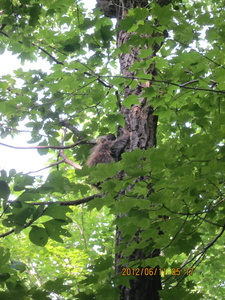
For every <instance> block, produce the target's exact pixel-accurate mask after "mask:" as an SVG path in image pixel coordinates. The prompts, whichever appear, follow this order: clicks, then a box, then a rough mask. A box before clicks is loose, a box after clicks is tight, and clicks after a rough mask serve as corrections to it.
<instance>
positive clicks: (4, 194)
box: [0, 180, 10, 200]
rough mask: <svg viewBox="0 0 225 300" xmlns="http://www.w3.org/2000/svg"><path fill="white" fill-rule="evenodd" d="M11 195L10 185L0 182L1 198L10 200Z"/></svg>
mask: <svg viewBox="0 0 225 300" xmlns="http://www.w3.org/2000/svg"><path fill="white" fill-rule="evenodd" d="M9 195H10V188H9V186H8V183H7V182H5V181H3V180H0V198H2V199H4V200H8V198H9Z"/></svg>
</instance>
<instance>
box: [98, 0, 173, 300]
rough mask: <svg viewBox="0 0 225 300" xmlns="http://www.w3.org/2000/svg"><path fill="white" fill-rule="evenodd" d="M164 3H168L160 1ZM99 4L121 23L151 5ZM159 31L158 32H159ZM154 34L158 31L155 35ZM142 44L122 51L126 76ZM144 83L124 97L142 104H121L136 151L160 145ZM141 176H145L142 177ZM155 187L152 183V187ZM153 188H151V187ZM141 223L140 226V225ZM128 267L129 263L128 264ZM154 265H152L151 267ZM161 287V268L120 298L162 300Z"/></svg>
mask: <svg viewBox="0 0 225 300" xmlns="http://www.w3.org/2000/svg"><path fill="white" fill-rule="evenodd" d="M159 4H160V5H161V6H163V5H165V4H168V1H167V3H163V1H161V3H159ZM97 6H98V7H100V9H101V10H102V12H103V13H104V14H105V16H107V17H111V18H117V24H118V23H119V21H120V19H124V18H125V16H126V14H127V12H128V10H129V9H133V8H136V7H147V6H148V1H146V0H142V1H135V0H124V1H123V0H121V1H120V0H114V1H113V0H112V1H101V0H98V1H97ZM132 34H133V33H132V32H129V33H128V32H127V31H124V30H121V31H119V32H118V33H117V47H120V46H121V45H122V44H123V43H126V42H127V41H128V40H129V39H130V37H131V36H132ZM156 34H157V33H156ZM153 37H154V35H153ZM146 38H151V36H147V37H146ZM160 47H161V46H159V45H157V44H153V46H152V48H150V49H149V53H150V54H149V58H151V57H153V56H155V55H156V53H157V51H158V50H159V49H160ZM140 49H141V47H131V50H130V53H122V54H120V55H119V62H120V68H121V73H122V75H124V76H125V77H129V78H134V80H136V79H135V75H136V72H135V71H130V67H131V66H132V65H133V64H134V62H135V61H140V58H139V57H138V55H139V54H140ZM145 49H148V46H147V45H146V46H145ZM145 73H146V74H152V75H154V74H156V69H155V65H154V64H152V65H151V64H150V65H149V67H148V69H147V70H145ZM147 84H148V83H146V85H144V84H143V82H142V83H141V82H140V83H138V84H137V86H136V87H135V88H134V89H132V88H131V87H130V86H126V87H125V91H124V97H125V98H126V97H128V96H129V95H137V97H138V99H139V104H138V105H133V106H132V107H131V108H130V109H128V108H127V107H125V106H123V105H122V106H121V113H122V114H123V115H124V118H125V128H126V129H128V130H129V132H131V138H130V148H129V150H130V151H132V150H134V149H136V148H140V149H148V148H150V147H155V146H156V129H157V119H158V118H157V116H156V115H154V114H153V113H154V109H153V107H152V106H151V105H150V104H149V100H150V99H146V98H143V97H142V94H143V88H144V87H146V86H147ZM140 180H141V178H140ZM150 190H151V187H150ZM150 192H151V191H150ZM137 227H138V226H137ZM139 233H140V232H137V233H136V235H135V239H138V236H139ZM121 241H122V233H121V232H120V231H119V229H118V228H117V234H116V246H118V245H120V243H121ZM159 254H160V251H159V250H157V249H156V250H155V251H153V253H150V254H147V255H146V254H144V253H143V251H142V250H139V249H136V250H135V251H134V253H133V254H132V255H131V256H130V257H129V258H128V260H129V261H140V260H144V259H147V258H150V257H154V256H157V255H159ZM121 258H123V254H121V253H117V254H116V258H115V272H116V275H119V274H121V272H122V266H121V262H120V261H121ZM124 267H126V266H124ZM149 268H150V267H149ZM161 288H162V287H161V276H160V274H159V272H157V273H156V275H155V276H146V275H142V276H136V280H130V287H129V288H128V287H126V286H120V290H121V295H120V299H123V300H149V299H151V300H158V299H159V295H158V290H160V289H161Z"/></svg>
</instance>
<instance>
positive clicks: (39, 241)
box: [29, 226, 48, 247]
mask: <svg viewBox="0 0 225 300" xmlns="http://www.w3.org/2000/svg"><path fill="white" fill-rule="evenodd" d="M29 239H30V241H31V242H32V243H34V244H35V245H37V246H41V247H44V246H45V245H46V244H47V242H48V234H47V232H46V230H45V229H44V228H41V227H37V226H32V229H31V231H30V233H29Z"/></svg>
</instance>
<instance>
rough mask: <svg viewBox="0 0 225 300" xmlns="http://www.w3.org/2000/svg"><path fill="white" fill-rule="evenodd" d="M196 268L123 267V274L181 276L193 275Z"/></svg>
mask: <svg viewBox="0 0 225 300" xmlns="http://www.w3.org/2000/svg"><path fill="white" fill-rule="evenodd" d="M193 272H194V268H185V269H183V268H171V269H166V268H164V269H163V268H122V275H123V276H131V275H133V276H143V275H144V276H156V275H159V276H166V275H172V276H180V275H185V276H188V275H193Z"/></svg>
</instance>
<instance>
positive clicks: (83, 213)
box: [0, 0, 225, 300]
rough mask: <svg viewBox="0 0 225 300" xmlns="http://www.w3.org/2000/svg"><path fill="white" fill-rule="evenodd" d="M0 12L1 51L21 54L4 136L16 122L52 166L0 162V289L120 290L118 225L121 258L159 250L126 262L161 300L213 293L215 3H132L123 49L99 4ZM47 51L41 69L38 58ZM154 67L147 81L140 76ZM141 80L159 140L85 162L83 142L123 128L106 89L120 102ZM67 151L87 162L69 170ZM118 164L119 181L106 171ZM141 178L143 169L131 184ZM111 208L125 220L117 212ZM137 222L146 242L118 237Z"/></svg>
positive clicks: (30, 3)
mask: <svg viewBox="0 0 225 300" xmlns="http://www.w3.org/2000/svg"><path fill="white" fill-rule="evenodd" d="M9 3H10V5H9ZM149 3H150V2H149ZM0 11H1V12H0V13H1V14H0V24H2V25H0V52H1V54H3V53H4V51H6V49H7V50H9V51H11V52H12V53H13V54H16V55H18V59H19V60H20V61H21V68H20V69H18V70H16V71H15V73H14V75H13V76H10V75H7V74H6V75H4V76H1V80H0V91H1V99H0V112H1V115H0V126H1V127H0V130H1V138H2V139H1V143H5V142H4V138H6V137H7V136H15V135H19V134H21V135H22V134H23V132H20V129H21V128H22V129H24V127H25V128H26V129H27V130H29V132H30V140H29V144H30V146H33V147H34V149H33V150H29V151H38V153H39V154H40V155H49V165H50V164H51V168H49V176H48V177H47V178H46V179H42V178H41V177H40V176H39V175H38V174H39V173H38V174H37V176H35V174H23V173H16V171H15V170H7V171H5V170H2V171H1V177H0V198H1V226H0V228H1V232H0V236H1V247H0V299H6V300H7V299H15V298H16V297H17V298H18V299H35V300H37V299H41V300H43V299H79V300H82V299H116V298H117V297H118V290H117V288H116V287H117V286H118V285H120V284H123V285H128V284H129V279H130V278H131V276H122V275H121V276H117V277H115V276H114V270H113V260H114V253H115V249H114V239H115V225H119V226H120V228H121V229H122V232H123V237H124V240H123V242H122V243H121V245H120V249H119V250H123V253H124V255H125V256H129V255H130V254H131V253H132V252H133V251H134V250H135V249H142V248H143V249H146V247H148V249H149V251H150V252H152V251H153V250H154V249H161V250H162V253H163V255H161V256H159V257H155V258H151V259H148V260H144V261H142V262H137V264H136V265H134V264H133V265H130V267H131V268H135V267H137V266H140V265H141V266H142V267H146V266H149V265H150V266H156V265H158V266H160V268H161V269H162V281H163V290H162V291H161V292H160V295H161V297H162V298H163V299H172V298H173V297H174V298H175V299H176V298H177V299H178V298H180V297H181V295H182V299H222V298H223V295H224V277H225V269H224V268H223V266H224V261H225V257H224V235H223V234H224V230H225V218H224V216H225V208H224V197H225V195H224V192H225V191H224V182H225V144H224V142H225V103H224V94H225V86H224V75H225V68H224V60H225V54H224V53H225V49H224V48H225V39H224V35H225V27H224V18H225V11H224V4H223V2H221V1H218V0H217V1H213V3H212V1H204V2H202V1H189V0H184V1H182V2H181V3H180V2H179V1H174V2H173V3H172V4H169V5H166V6H164V7H160V6H159V5H158V4H157V3H156V1H151V4H149V6H148V7H146V8H142V9H140V8H135V9H133V10H131V11H130V12H129V13H128V14H127V16H126V18H125V19H124V20H123V21H122V22H121V24H120V25H119V26H120V27H119V28H120V29H123V30H126V31H130V32H133V35H132V38H131V39H130V40H129V41H128V42H127V43H125V44H123V45H122V46H121V47H120V48H119V49H116V43H115V38H116V28H115V24H114V23H113V22H112V20H110V19H109V18H107V17H103V16H102V14H101V13H100V11H99V10H98V9H95V10H94V11H93V12H91V13H90V12H89V13H87V12H85V10H84V8H83V5H82V3H81V2H80V1H74V0H64V1H61V0H45V1H44V0H38V1H35V0H11V1H9V0H2V1H1V6H0ZM155 20H158V21H157V22H155ZM165 30H167V33H168V36H167V38H166V39H165V41H164V44H163V46H162V47H161V49H160V51H159V52H158V53H157V55H156V56H155V57H149V56H150V54H151V53H149V51H150V50H149V49H146V47H144V45H146V44H148V46H149V47H150V46H151V45H152V44H153V43H156V42H157V43H158V44H160V43H161V42H162V41H163V38H162V35H158V36H157V35H155V37H154V39H153V38H151V34H152V33H153V32H156V31H157V32H159V33H162V32H164V31H165ZM132 46H135V47H137V46H141V47H143V48H142V49H141V50H140V55H139V57H140V60H139V61H136V62H135V63H134V65H133V67H132V68H133V69H134V70H136V71H137V78H136V79H135V80H134V78H123V76H120V72H119V68H118V63H117V56H118V53H122V52H125V53H129V51H130V48H131V47H132ZM146 58H147V59H146ZM41 59H42V60H41ZM36 60H40V69H38V70H30V71H28V72H24V71H23V63H24V62H26V61H36ZM45 61H48V62H49V63H50V69H49V70H48V72H44V71H43V70H42V67H41V64H43V63H44V62H45ZM152 63H155V64H156V68H157V75H155V76H154V78H152V77H151V76H150V75H148V76H147V75H146V74H145V72H144V69H145V68H148V66H149V65H150V64H152ZM18 79H21V80H22V82H23V85H22V86H21V85H18V83H17V82H18V81H17V80H18ZM138 81H142V82H143V83H144V82H146V81H147V82H149V81H150V82H151V84H146V88H145V90H144V94H143V95H144V96H145V97H147V98H148V99H149V101H150V102H151V105H153V107H154V109H155V114H157V115H158V116H159V122H158V128H157V147H156V148H151V149H148V150H141V149H136V150H134V151H133V152H127V153H124V154H123V159H122V160H121V161H120V162H119V163H110V167H109V166H106V165H98V166H97V167H92V168H91V169H88V168H87V166H85V161H86V159H87V157H88V153H89V151H90V148H91V145H90V142H88V141H90V140H91V139H92V138H93V137H96V136H99V135H104V134H107V133H109V132H110V133H116V130H117V127H118V125H121V126H123V124H124V119H123V116H121V114H119V109H118V97H117V95H116V94H115V92H117V93H119V95H120V98H121V100H122V101H123V104H124V105H126V106H127V107H130V106H131V105H133V104H136V103H138V99H137V97H136V96H135V95H133V96H132V97H131V96H130V97H128V98H127V99H125V100H123V91H124V87H125V86H126V85H131V86H132V87H135V86H136V85H137V82H138ZM13 146H14V147H15V155H17V149H16V146H17V145H13ZM64 146H67V148H66V149H60V147H61V148H63V147H64ZM1 147H5V146H3V145H2V144H1ZM24 147H29V145H28V146H26V145H24ZM35 149H37V150H35ZM65 156H66V158H65ZM57 157H58V159H57ZM18 159H22V158H20V157H19V155H18ZM23 159H24V164H26V158H25V157H24V158H23ZM68 159H69V160H68ZM57 161H58V163H57ZM71 161H72V162H75V163H76V164H78V165H79V167H80V166H83V168H82V169H79V168H75V169H74V168H73V166H72V165H71V164H70V163H71ZM66 162H67V163H68V162H69V164H66ZM43 167H44V166H43ZM121 170H124V171H125V174H126V176H125V178H124V180H123V181H120V180H119V179H118V178H116V177H113V176H114V175H115V174H117V173H118V172H119V171H121ZM90 173H91V174H90ZM140 176H143V177H144V178H147V179H146V180H144V181H139V182H138V183H137V184H136V185H134V182H135V179H136V178H138V177H140ZM145 176H146V177H145ZM106 178H112V179H111V180H107V181H105V182H104V183H103V185H102V186H103V188H102V190H101V192H102V193H103V192H106V191H107V195H105V196H104V197H103V198H101V196H100V197H98V193H99V191H97V190H95V189H94V188H93V187H91V185H90V182H95V183H96V182H102V181H104V180H105V179H106ZM152 184H154V192H152V193H149V189H150V188H149V187H150V186H152ZM131 185H133V188H132V189H130V191H129V192H128V193H127V194H126V195H123V196H121V195H120V196H117V195H118V193H119V191H120V190H123V189H125V188H126V187H127V186H131ZM95 194H96V197H92V198H88V197H89V196H91V195H95ZM115 197H117V198H116V201H115ZM78 199H83V203H82V201H80V202H76V200H78ZM67 201H73V202H70V203H69V204H70V205H67V204H68V203H66V202H67ZM127 212H129V217H127V216H126V214H127ZM118 214H123V215H124V217H122V218H120V219H116V216H117V215H118ZM159 228H160V231H162V232H163V234H159ZM137 230H141V238H142V240H141V241H138V242H137V241H135V240H133V241H132V242H131V243H126V241H129V240H131V239H132V237H133V236H134V234H135V233H136V232H137ZM117 250H118V249H117ZM123 263H124V265H126V264H127V261H126V260H125V259H124V261H123ZM186 273H189V275H187V274H186ZM185 275H187V276H185ZM149 276H150V275H149ZM3 297H4V298H3Z"/></svg>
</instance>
